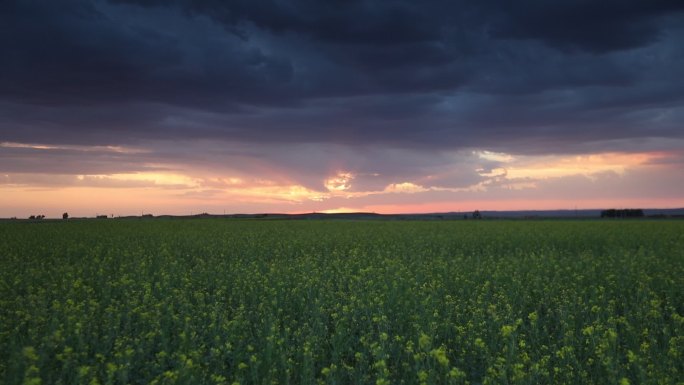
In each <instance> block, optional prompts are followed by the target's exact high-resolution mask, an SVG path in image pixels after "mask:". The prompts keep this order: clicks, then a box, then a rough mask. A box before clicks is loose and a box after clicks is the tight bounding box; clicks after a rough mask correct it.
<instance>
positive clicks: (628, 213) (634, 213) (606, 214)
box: [601, 209, 644, 218]
mask: <svg viewBox="0 0 684 385" xmlns="http://www.w3.org/2000/svg"><path fill="white" fill-rule="evenodd" d="M643 216H644V210H642V209H620V210H616V209H608V210H603V211H601V218H641V217H643Z"/></svg>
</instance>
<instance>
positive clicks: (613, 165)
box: [0, 0, 684, 217]
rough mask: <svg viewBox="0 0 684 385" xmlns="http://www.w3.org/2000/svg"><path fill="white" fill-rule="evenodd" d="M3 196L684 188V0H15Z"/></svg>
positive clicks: (496, 202) (244, 205) (50, 207)
mask: <svg viewBox="0 0 684 385" xmlns="http://www.w3.org/2000/svg"><path fill="white" fill-rule="evenodd" d="M0 31H1V32H2V33H0V52H1V53H0V217H10V216H17V217H27V216H28V215H30V214H45V215H47V216H48V217H58V216H61V214H62V213H63V212H69V214H70V215H72V216H93V215H96V214H108V215H109V214H113V215H115V216H116V215H139V214H140V213H141V212H145V213H152V214H155V215H158V214H191V213H194V214H196V213H201V212H209V213H215V214H221V213H224V212H225V213H261V212H283V213H301V212H312V211H317V212H339V211H372V212H378V213H419V212H447V211H472V210H475V209H479V210H518V209H526V210H544V209H575V208H579V209H588V208H612V207H614V208H624V207H634V208H675V207H684V1H681V0H675V1H667V0H662V1H659V0H653V1H642V0H639V1H633V0H620V1H616V0H606V1H589V0H568V1H561V2H557V1H538V0H522V1H515V2H510V1H503V0H502V1H496V0H485V1H458V0H456V1H446V0H444V1H439V0H430V1H415V0H410V1H399V0H397V1H393V0H386V1H380V0H349V1H339V0H334V1H333V0H331V1H319V0H289V1H288V0H263V1H254V0H233V1H218V0H206V1H200V0H175V1H173V0H170V1H151V0H147V1H143V0H109V1H106V0H100V1H84V0H61V1H30V0H9V1H2V2H0Z"/></svg>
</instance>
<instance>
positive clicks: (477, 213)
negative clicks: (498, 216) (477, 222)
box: [473, 210, 482, 219]
mask: <svg viewBox="0 0 684 385" xmlns="http://www.w3.org/2000/svg"><path fill="white" fill-rule="evenodd" d="M473 219H482V214H480V210H475V211H473Z"/></svg>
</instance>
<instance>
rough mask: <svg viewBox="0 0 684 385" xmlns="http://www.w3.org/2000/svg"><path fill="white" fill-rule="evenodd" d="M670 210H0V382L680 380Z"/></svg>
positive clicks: (681, 283)
mask: <svg viewBox="0 0 684 385" xmlns="http://www.w3.org/2000/svg"><path fill="white" fill-rule="evenodd" d="M683 382H684V221H487V220H485V221H454V222H449V221H434V222H421V221H267V220H226V219H196V220H195V219H193V220H190V219H188V220H160V219H154V220H111V219H110V220H89V221H71V220H69V221H59V222H58V221H52V222H50V221H45V222H43V223H27V222H4V223H0V383H1V384H8V385H9V384H34V385H35V384H65V385H67V384H68V385H71V384H91V385H94V384H229V385H230V384H264V385H270V384H376V385H389V384H616V385H617V384H619V385H627V384H682V383H683Z"/></svg>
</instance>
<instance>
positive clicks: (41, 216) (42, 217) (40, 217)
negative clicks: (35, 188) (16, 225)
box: [36, 214, 45, 219]
mask: <svg viewBox="0 0 684 385" xmlns="http://www.w3.org/2000/svg"><path fill="white" fill-rule="evenodd" d="M44 218H45V215H43V214H41V215H36V219H44Z"/></svg>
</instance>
